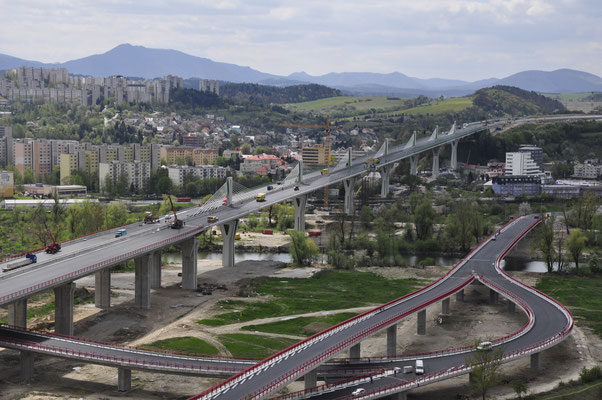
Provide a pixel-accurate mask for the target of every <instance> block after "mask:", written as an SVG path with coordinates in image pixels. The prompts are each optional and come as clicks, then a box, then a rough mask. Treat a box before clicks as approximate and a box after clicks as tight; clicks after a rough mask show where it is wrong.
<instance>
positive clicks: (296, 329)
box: [242, 313, 357, 336]
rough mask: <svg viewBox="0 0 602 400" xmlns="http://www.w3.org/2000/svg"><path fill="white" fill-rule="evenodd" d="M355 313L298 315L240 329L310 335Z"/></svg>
mask: <svg viewBox="0 0 602 400" xmlns="http://www.w3.org/2000/svg"><path fill="white" fill-rule="evenodd" d="M355 315H357V314H354V313H340V314H332V315H325V316H323V317H299V318H292V319H287V320H285V321H277V322H271V323H268V324H260V325H247V326H245V327H244V328H242V329H243V330H245V331H257V332H267V333H278V334H282V335H297V336H311V335H313V334H316V333H318V332H322V331H323V330H324V329H327V328H330V327H331V326H333V325H336V324H338V323H339V322H343V321H345V320H347V319H349V318H351V317H354V316H355Z"/></svg>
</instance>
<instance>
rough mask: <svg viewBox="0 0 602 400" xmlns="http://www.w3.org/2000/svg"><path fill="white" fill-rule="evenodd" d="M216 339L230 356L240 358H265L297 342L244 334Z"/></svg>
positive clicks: (234, 334)
mask: <svg viewBox="0 0 602 400" xmlns="http://www.w3.org/2000/svg"><path fill="white" fill-rule="evenodd" d="M218 338H219V340H220V342H222V344H223V345H224V346H225V347H226V348H227V349H228V351H229V352H230V353H231V354H232V356H234V357H241V358H247V357H248V358H266V357H268V356H270V355H272V354H274V353H276V352H278V351H280V350H283V349H286V348H287V347H289V346H291V345H293V344H295V343H297V342H298V340H295V339H288V338H272V337H267V336H261V335H251V334H246V333H228V334H224V335H219V337H218Z"/></svg>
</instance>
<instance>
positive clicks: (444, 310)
mask: <svg viewBox="0 0 602 400" xmlns="http://www.w3.org/2000/svg"><path fill="white" fill-rule="evenodd" d="M450 303H451V299H450V298H449V297H448V298H447V299H443V301H442V302H441V314H443V315H449V314H451V312H450Z"/></svg>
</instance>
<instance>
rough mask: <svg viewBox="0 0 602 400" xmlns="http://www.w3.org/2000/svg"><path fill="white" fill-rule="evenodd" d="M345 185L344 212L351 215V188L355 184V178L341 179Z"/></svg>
mask: <svg viewBox="0 0 602 400" xmlns="http://www.w3.org/2000/svg"><path fill="white" fill-rule="evenodd" d="M343 186H344V187H345V214H347V215H353V189H354V186H355V178H350V179H345V180H344V181H343Z"/></svg>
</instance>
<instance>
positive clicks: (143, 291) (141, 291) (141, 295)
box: [134, 254, 151, 308]
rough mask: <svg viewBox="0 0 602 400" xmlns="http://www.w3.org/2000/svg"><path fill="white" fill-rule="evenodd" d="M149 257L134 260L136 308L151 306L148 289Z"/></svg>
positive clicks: (149, 290)
mask: <svg viewBox="0 0 602 400" xmlns="http://www.w3.org/2000/svg"><path fill="white" fill-rule="evenodd" d="M149 261H150V256H149V255H148V254H147V255H144V256H140V257H138V258H136V259H135V260H134V263H135V264H136V272H135V277H134V280H135V293H134V303H135V305H136V307H137V308H150V306H151V288H150V262H149Z"/></svg>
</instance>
